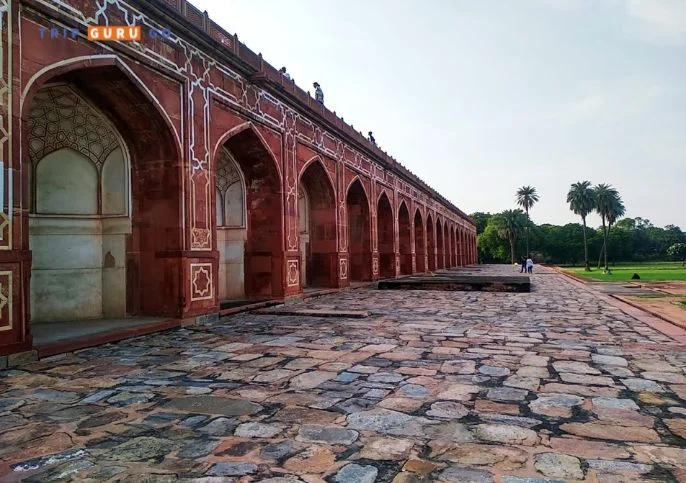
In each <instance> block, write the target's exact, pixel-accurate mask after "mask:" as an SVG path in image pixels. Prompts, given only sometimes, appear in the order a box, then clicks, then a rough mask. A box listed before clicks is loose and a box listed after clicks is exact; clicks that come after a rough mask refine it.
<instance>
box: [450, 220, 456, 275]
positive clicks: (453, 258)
mask: <svg viewBox="0 0 686 483" xmlns="http://www.w3.org/2000/svg"><path fill="white" fill-rule="evenodd" d="M450 266H451V267H456V266H457V249H456V247H455V227H454V226H453V225H450Z"/></svg>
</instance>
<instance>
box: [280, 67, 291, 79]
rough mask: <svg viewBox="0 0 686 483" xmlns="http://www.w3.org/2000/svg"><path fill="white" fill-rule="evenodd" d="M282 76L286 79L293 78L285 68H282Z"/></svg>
mask: <svg viewBox="0 0 686 483" xmlns="http://www.w3.org/2000/svg"><path fill="white" fill-rule="evenodd" d="M279 72H280V73H281V75H282V76H284V77H285V78H286V79H288V80H291V76H290V74H289V73H288V72H286V68H285V67H281V70H279Z"/></svg>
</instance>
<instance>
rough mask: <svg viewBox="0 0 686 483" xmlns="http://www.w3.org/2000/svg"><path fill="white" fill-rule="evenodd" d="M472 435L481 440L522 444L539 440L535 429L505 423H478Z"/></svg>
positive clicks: (531, 444)
mask: <svg viewBox="0 0 686 483" xmlns="http://www.w3.org/2000/svg"><path fill="white" fill-rule="evenodd" d="M474 436H476V437H477V438H479V439H481V440H483V441H491V442H494V443H504V444H514V445H523V446H534V445H536V444H538V442H539V438H538V435H537V434H536V431H532V430H531V429H526V428H521V427H519V426H512V425H506V424H479V425H477V426H476V428H475V430H474Z"/></svg>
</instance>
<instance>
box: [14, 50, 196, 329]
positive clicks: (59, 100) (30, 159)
mask: <svg viewBox="0 0 686 483" xmlns="http://www.w3.org/2000/svg"><path fill="white" fill-rule="evenodd" d="M92 64H96V66H92V67H80V66H76V65H74V67H73V68H71V69H70V68H67V67H61V68H59V69H60V73H59V74H57V73H56V71H52V72H51V71H48V72H47V73H46V74H44V76H43V77H42V78H39V79H37V80H36V82H35V83H34V84H33V86H32V88H31V90H30V91H29V93H28V95H27V97H26V103H25V104H24V107H23V119H22V123H23V129H24V130H23V133H22V139H23V142H24V149H25V152H27V153H28V156H27V157H26V159H25V160H24V163H25V164H24V171H25V173H26V178H25V183H26V184H25V185H24V186H27V187H28V197H27V199H28V202H29V220H28V227H29V230H28V247H29V249H30V250H31V251H32V264H31V281H30V295H29V297H30V313H31V317H30V318H31V322H32V323H39V324H40V323H53V322H65V321H77V320H93V319H123V318H126V317H130V316H135V315H148V316H172V317H178V316H181V314H182V311H183V307H182V306H181V305H180V304H179V300H180V299H181V298H182V297H181V295H182V291H183V290H184V287H183V286H182V285H181V284H180V280H181V273H182V263H181V260H180V259H178V257H177V256H176V255H173V254H176V253H180V252H181V251H182V249H183V241H184V240H183V231H182V226H181V216H180V207H181V205H182V203H181V193H182V190H181V185H182V183H181V178H182V160H181V159H180V153H179V148H178V144H177V141H176V138H175V136H174V134H173V131H172V128H171V126H170V124H168V123H167V121H165V118H164V117H163V116H162V114H161V113H160V112H159V111H158V110H157V107H156V105H155V104H154V102H153V101H152V100H151V98H150V97H148V94H147V93H146V92H145V91H144V88H143V87H141V86H139V84H138V81H137V80H135V79H134V78H133V77H132V76H131V77H129V74H128V72H126V71H125V70H124V68H123V67H120V66H119V65H118V64H116V63H114V61H112V60H107V61H106V62H99V61H97V60H94V61H93V62H92ZM97 64H99V65H97ZM167 254H172V255H167ZM51 337H52V335H51Z"/></svg>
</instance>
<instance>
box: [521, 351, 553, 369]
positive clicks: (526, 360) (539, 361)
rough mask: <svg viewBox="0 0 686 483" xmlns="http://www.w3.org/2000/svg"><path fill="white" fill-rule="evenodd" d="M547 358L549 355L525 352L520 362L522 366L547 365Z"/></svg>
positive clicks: (548, 358)
mask: <svg viewBox="0 0 686 483" xmlns="http://www.w3.org/2000/svg"><path fill="white" fill-rule="evenodd" d="M549 360H550V357H546V356H537V355H533V354H527V355H525V356H524V357H522V360H521V363H522V365H523V366H536V367H547V366H548V361H549Z"/></svg>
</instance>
